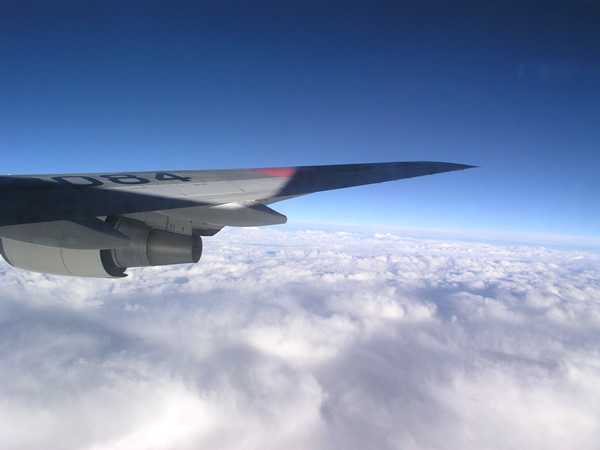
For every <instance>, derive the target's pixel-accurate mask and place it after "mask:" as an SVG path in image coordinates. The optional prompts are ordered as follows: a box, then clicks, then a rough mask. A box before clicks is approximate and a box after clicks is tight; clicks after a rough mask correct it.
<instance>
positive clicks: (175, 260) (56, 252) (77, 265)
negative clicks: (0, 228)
mask: <svg viewBox="0 0 600 450" xmlns="http://www.w3.org/2000/svg"><path fill="white" fill-rule="evenodd" d="M110 219H112V218H109V220H107V222H108V223H109V224H110V225H112V226H114V228H115V229H116V230H117V231H119V232H120V233H122V234H124V235H125V236H127V237H128V238H129V239H130V242H129V246H128V247H124V248H113V249H99V250H80V249H69V248H60V247H46V246H41V245H35V244H30V243H26V242H20V241H15V240H11V239H6V238H0V253H1V254H2V256H3V257H4V259H5V260H6V262H8V263H9V264H11V265H12V266H15V267H19V268H21V269H26V270H31V271H34V272H42V273H51V274H55V275H70V276H75V277H96V278H115V277H117V278H118V277H125V276H127V274H126V273H125V270H127V269H128V268H129V267H146V266H165V265H170V264H190V263H197V262H198V261H199V260H200V256H201V255H202V239H201V238H200V236H188V235H182V234H177V233H171V232H167V231H163V230H158V229H153V228H150V227H147V226H145V225H144V224H142V223H138V222H134V221H127V220H123V219H112V220H110Z"/></svg>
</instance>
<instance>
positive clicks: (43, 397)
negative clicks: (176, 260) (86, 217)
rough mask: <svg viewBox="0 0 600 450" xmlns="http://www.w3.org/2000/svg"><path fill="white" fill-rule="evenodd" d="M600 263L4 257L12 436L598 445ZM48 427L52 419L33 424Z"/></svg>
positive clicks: (333, 251)
mask: <svg viewBox="0 0 600 450" xmlns="http://www.w3.org/2000/svg"><path fill="white" fill-rule="evenodd" d="M599 268H600V259H599V257H598V256H597V255H594V254H586V253H580V252H561V251H557V250H549V249H543V248H532V247H522V246H520V247H519V246H511V247H508V246H491V245H487V244H479V243H458V242H442V241H431V240H422V239H420V240H419V239H406V238H402V237H400V236H397V235H388V234H385V235H383V234H379V235H357V234H352V233H328V232H322V231H301V232H294V233H288V232H282V231H279V230H275V229H248V230H242V231H236V230H226V231H224V232H222V233H220V234H219V235H217V236H215V237H214V238H209V239H206V240H205V254H204V256H203V259H202V260H201V262H200V263H199V264H197V265H194V266H174V267H166V268H150V269H142V270H132V271H130V272H131V273H132V275H131V276H130V277H129V278H128V279H125V280H87V279H69V278H60V277H51V276H45V275H40V274H32V273H28V272H24V271H20V270H17V269H13V268H10V267H9V266H7V265H2V266H0V272H1V273H2V275H1V277H0V289H2V295H1V300H0V305H1V307H0V324H1V327H0V333H1V334H0V358H2V370H1V371H0V442H2V443H3V445H4V446H6V447H9V448H39V447H47V446H48V445H49V444H50V443H51V444H52V446H55V447H59V448H73V447H76V448H77V447H81V448H86V447H91V448H127V449H129V448H164V447H174V448H199V447H201V448H206V447H210V448H332V447H333V448H338V447H346V448H365V447H369V448H407V447H408V448H415V447H418V448H423V447H425V448H448V447H452V448H499V447H501V448H524V447H527V448H590V447H594V446H595V445H596V444H597V442H600V424H599V423H598V419H597V418H598V417H600V391H599V390H598V388H597V387H598V386H599V385H600V352H599V351H598V348H599V346H600V270H599ZM32 430H35V431H32Z"/></svg>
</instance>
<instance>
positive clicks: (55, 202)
mask: <svg viewBox="0 0 600 450" xmlns="http://www.w3.org/2000/svg"><path fill="white" fill-rule="evenodd" d="M470 167H473V166H468V165H463V164H452V163H441V162H396V163H374V164H349V165H333V166H303V167H288V168H268V169H238V170H201V171H173V172H137V173H115V174H71V175H26V176H2V177H0V194H1V195H2V202H1V205H0V227H5V226H11V225H21V224H31V223H39V222H52V221H60V220H67V221H78V220H85V219H91V218H96V217H107V216H123V215H128V214H139V213H149V212H160V213H162V214H163V215H167V216H168V215H169V214H170V213H169V212H170V211H171V212H172V213H173V216H174V217H179V216H186V214H185V211H184V210H189V209H190V208H194V209H198V208H204V209H205V210H209V209H211V208H212V209H213V210H214V209H215V208H218V207H221V211H220V212H219V213H215V214H206V217H207V220H205V221H203V220H201V219H202V214H201V213H199V214H193V216H194V217H195V218H196V219H200V220H201V221H203V222H205V223H207V224H212V225H220V226H227V225H229V226H236V225H237V226H254V225H257V224H258V225H260V223H252V224H249V223H247V221H244V219H243V218H241V219H240V220H239V224H238V223H236V213H235V212H236V210H237V213H239V212H240V211H241V210H243V209H246V208H247V209H249V211H250V212H249V214H248V215H255V216H257V220H255V221H254V222H260V220H258V216H265V215H269V214H270V213H269V211H272V210H270V208H268V209H266V207H264V205H267V204H271V203H275V202H278V201H281V200H285V199H288V198H292V197H297V196H300V195H306V194H310V193H314V192H320V191H327V190H332V189H341V188H347V187H352V186H360V185H366V184H373V183H382V182H386V181H392V180H400V179H404V178H412V177H418V176H423V175H431V174H436V173H442V172H451V171H455V170H463V169H468V168H470ZM225 205H227V206H225ZM238 205H239V206H238ZM259 205H262V206H259ZM199 211H201V210H199ZM253 212H255V213H256V214H252V213H253ZM228 213H229V214H228ZM188 215H189V214H188ZM237 215H240V214H237ZM213 216H214V217H213ZM276 217H277V216H273V218H274V219H275V218H276ZM211 220H212V222H211ZM279 220H282V219H281V218H279ZM1 235H2V232H1V230H0V236H1Z"/></svg>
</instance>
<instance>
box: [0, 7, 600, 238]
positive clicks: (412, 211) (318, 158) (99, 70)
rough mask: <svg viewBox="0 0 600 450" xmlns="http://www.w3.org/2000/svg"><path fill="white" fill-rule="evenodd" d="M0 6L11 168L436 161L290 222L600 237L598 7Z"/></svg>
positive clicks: (291, 212)
mask: <svg viewBox="0 0 600 450" xmlns="http://www.w3.org/2000/svg"><path fill="white" fill-rule="evenodd" d="M82 3H84V2H52V3H51V4H45V3H44V2H33V1H30V2H17V1H14V2H2V6H1V7H0V8H1V10H0V15H1V16H2V18H3V19H2V22H3V24H2V27H0V58H1V59H0V61H1V63H0V98H1V101H0V149H1V150H0V151H1V152H2V156H3V158H2V169H1V170H0V171H1V172H3V173H13V174H17V173H68V172H101V171H111V172H115V171H136V170H140V171H141V170H162V169H170V170H174V169H213V168H232V167H264V166H287V165H307V164H308V165H311V164H334V163H351V162H380V161H395V160H399V161H402V160H439V161H449V162H458V163H465V164H474V165H479V166H481V168H479V169H476V170H470V171H466V172H462V173H454V174H444V175H438V176H435V177H425V178H422V179H415V180H406V181H403V182H398V183H395V184H384V185H378V186H372V187H365V188H358V189H354V190H352V191H340V192H332V193H325V194H317V195H314V196H309V197H306V198H303V199H297V200H293V201H290V202H284V203H282V204H281V205H279V207H278V209H279V210H280V211H281V212H282V213H284V214H286V215H288V216H289V217H290V219H292V220H293V219H298V220H311V221H339V222H355V223H373V224H385V225H402V226H409V227H426V228H457V229H474V230H499V231H517V232H528V233H554V234H568V235H575V236H595V237H597V236H599V235H600V233H599V230H600V227H598V223H599V221H600V201H599V200H598V192H599V191H600V177H599V176H598V165H599V163H600V152H599V151H598V149H599V147H600V90H599V89H598V85H599V84H600V56H599V55H600V52H599V48H600V44H598V43H599V42H600V28H599V27H598V26H597V24H598V22H599V20H600V8H599V6H598V3H597V2H591V1H590V2H586V1H577V2H570V1H569V2H567V1H564V2H563V1H550V2H528V3H525V4H524V3H523V2H504V1H503V2H496V1H493V2H485V4H482V5H479V6H473V5H471V3H472V2H435V1H426V2H418V4H417V3H413V2H410V3H404V2H327V3H326V4H322V2H276V1H263V2H228V1H224V2H212V3H208V2H193V3H192V2H190V3H186V2H168V3H167V2H127V4H126V6H123V5H122V4H120V2H102V4H101V5H93V6H90V5H88V4H87V2H85V4H82Z"/></svg>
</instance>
